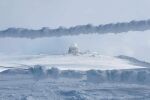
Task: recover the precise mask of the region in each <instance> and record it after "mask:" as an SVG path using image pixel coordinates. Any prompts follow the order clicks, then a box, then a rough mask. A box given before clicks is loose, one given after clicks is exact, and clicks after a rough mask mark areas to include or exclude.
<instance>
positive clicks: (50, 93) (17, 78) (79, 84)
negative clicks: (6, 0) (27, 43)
mask: <svg viewBox="0 0 150 100" xmlns="http://www.w3.org/2000/svg"><path fill="white" fill-rule="evenodd" d="M0 64H1V65H0V68H1V72H0V100H149V98H150V77H149V75H150V69H149V68H148V67H147V68H146V67H144V66H137V65H138V64H137V65H136V66H135V65H134V64H132V61H129V60H125V59H119V58H117V57H110V56H103V55H97V54H84V55H77V56H73V55H68V54H65V55H22V56H20V55H19V56H12V55H9V56H5V55H1V57H0Z"/></svg>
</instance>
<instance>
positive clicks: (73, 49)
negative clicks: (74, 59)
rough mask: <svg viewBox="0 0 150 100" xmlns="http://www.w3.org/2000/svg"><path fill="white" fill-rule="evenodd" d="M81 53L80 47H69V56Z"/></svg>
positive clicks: (75, 45) (74, 45)
mask: <svg viewBox="0 0 150 100" xmlns="http://www.w3.org/2000/svg"><path fill="white" fill-rule="evenodd" d="M78 53H79V49H78V45H77V44H76V43H74V44H73V45H72V46H70V47H69V50H68V54H73V55H77V54H78Z"/></svg>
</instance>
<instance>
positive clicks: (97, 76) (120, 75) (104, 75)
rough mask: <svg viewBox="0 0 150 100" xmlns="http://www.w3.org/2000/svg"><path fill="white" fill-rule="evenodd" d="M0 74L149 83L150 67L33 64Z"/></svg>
mask: <svg viewBox="0 0 150 100" xmlns="http://www.w3.org/2000/svg"><path fill="white" fill-rule="evenodd" d="M1 74H5V75H18V74H19V75H32V76H33V78H35V79H38V80H40V79H44V78H53V79H58V78H70V79H71V78H78V79H80V78H84V80H85V81H86V82H91V83H104V82H113V83H114V82H123V83H138V84H139V83H142V84H149V82H150V77H149V76H150V69H149V68H143V69H121V70H88V71H76V70H59V69H58V68H51V69H47V68H46V67H45V66H41V65H35V66H34V67H31V68H28V69H17V68H16V69H8V70H5V71H3V72H1Z"/></svg>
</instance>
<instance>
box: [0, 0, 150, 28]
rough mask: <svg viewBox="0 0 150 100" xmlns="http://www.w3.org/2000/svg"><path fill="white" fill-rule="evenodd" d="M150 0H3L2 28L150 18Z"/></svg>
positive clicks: (52, 26)
mask: <svg viewBox="0 0 150 100" xmlns="http://www.w3.org/2000/svg"><path fill="white" fill-rule="evenodd" d="M149 5H150V0H0V29H6V28H8V27H23V28H24V27H25V28H36V29H37V28H41V27H51V28H56V27H58V26H65V27H69V26H74V25H79V24H88V23H91V24H94V25H98V24H105V23H110V22H125V21H131V20H141V19H143V20H144V19H149V18H150V17H149V16H150V13H149V9H150V6H149Z"/></svg>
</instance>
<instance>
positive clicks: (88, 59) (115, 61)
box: [0, 53, 144, 70]
mask: <svg viewBox="0 0 150 100" xmlns="http://www.w3.org/2000/svg"><path fill="white" fill-rule="evenodd" d="M131 63H132V62H130V61H128V60H125V59H119V58H117V57H111V56H104V55H98V54H94V53H90V54H83V55H76V56H73V55H69V54H64V55H22V56H21V55H19V56H1V57H0V66H4V67H22V68H24V67H27V66H34V65H43V66H46V67H48V68H51V67H57V68H59V69H61V70H67V69H69V70H90V69H98V70H111V69H135V68H144V66H140V65H139V66H138V65H133V64H131ZM1 68H2V67H1ZM3 69H4V68H3Z"/></svg>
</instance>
